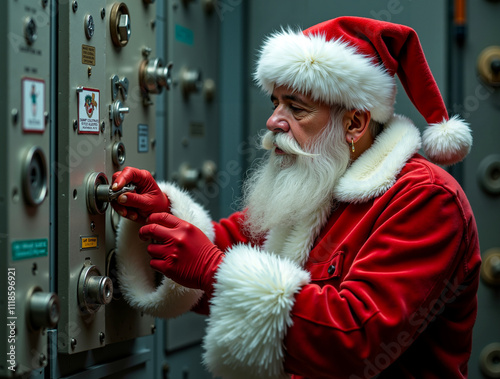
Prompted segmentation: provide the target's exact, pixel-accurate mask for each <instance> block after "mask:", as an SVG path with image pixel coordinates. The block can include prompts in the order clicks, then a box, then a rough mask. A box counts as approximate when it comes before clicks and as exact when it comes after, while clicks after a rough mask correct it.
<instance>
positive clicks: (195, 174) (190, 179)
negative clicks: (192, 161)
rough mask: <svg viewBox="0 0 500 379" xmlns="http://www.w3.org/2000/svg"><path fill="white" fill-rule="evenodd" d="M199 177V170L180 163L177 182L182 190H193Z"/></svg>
mask: <svg viewBox="0 0 500 379" xmlns="http://www.w3.org/2000/svg"><path fill="white" fill-rule="evenodd" d="M200 175H201V173H200V170H197V169H195V168H191V167H190V166H189V164H188V163H182V164H181V165H180V167H179V174H178V182H179V184H180V185H181V186H182V187H184V188H187V189H191V188H195V187H196V186H197V185H198V180H199V179H200Z"/></svg>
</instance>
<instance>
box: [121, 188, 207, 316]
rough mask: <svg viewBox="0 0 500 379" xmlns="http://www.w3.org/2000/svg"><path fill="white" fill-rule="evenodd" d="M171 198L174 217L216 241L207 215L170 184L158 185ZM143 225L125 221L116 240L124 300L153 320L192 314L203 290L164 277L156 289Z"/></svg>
mask: <svg viewBox="0 0 500 379" xmlns="http://www.w3.org/2000/svg"><path fill="white" fill-rule="evenodd" d="M158 185H159V187H160V189H161V190H162V191H163V192H164V193H165V194H166V195H167V196H168V198H169V200H170V204H171V211H172V214H173V215H174V216H176V217H179V218H180V219H182V220H185V221H187V222H189V223H191V224H193V225H195V226H197V227H198V228H200V230H201V231H203V232H204V233H205V234H206V235H207V237H208V238H209V239H210V240H211V241H213V240H214V238H215V232H214V228H213V226H212V220H211V218H210V216H209V214H208V212H207V211H206V210H205V209H203V207H201V206H200V205H199V204H197V203H196V202H195V201H194V200H193V199H192V198H191V196H189V194H188V193H187V192H185V191H183V190H181V189H180V188H179V187H177V186H176V185H174V184H171V183H165V182H163V183H158ZM140 227H141V225H139V224H137V223H135V222H133V221H130V220H128V219H122V220H121V221H120V224H119V226H118V231H117V237H116V257H117V263H118V281H119V282H120V289H121V291H122V293H123V297H124V298H125V300H127V302H128V303H129V304H130V305H131V306H132V307H134V308H137V309H140V310H141V311H143V312H144V313H147V314H149V315H151V316H154V317H161V318H172V317H177V316H179V315H181V314H183V313H185V312H187V311H189V310H190V309H191V308H192V307H193V306H194V305H195V304H196V303H197V302H198V301H199V299H200V298H201V296H202V294H203V291H201V290H194V289H189V288H186V287H183V286H181V285H179V284H177V283H175V282H174V281H173V280H171V279H169V278H167V277H165V276H164V277H163V279H162V282H161V284H160V286H159V287H156V286H155V282H156V281H155V276H156V275H157V274H156V272H155V271H154V270H153V269H152V268H151V267H150V266H149V261H150V257H149V255H148V253H147V247H148V242H143V241H141V240H140V238H139V229H140Z"/></svg>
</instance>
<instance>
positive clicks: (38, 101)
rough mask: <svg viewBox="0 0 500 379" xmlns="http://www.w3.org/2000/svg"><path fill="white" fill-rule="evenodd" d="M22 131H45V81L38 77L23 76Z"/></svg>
mask: <svg viewBox="0 0 500 379" xmlns="http://www.w3.org/2000/svg"><path fill="white" fill-rule="evenodd" d="M22 92H23V95H22V96H23V131H25V132H29V133H43V132H44V131H45V116H44V114H43V113H44V109H45V82H44V81H43V80H40V79H33V78H23V79H22Z"/></svg>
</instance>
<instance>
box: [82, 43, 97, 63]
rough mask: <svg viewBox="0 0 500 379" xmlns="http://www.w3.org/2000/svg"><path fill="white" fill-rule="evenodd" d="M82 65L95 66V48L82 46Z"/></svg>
mask: <svg viewBox="0 0 500 379" xmlns="http://www.w3.org/2000/svg"><path fill="white" fill-rule="evenodd" d="M82 63H83V64H87V65H91V66H95V47H94V46H89V45H82Z"/></svg>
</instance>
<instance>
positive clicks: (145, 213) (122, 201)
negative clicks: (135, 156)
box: [111, 167, 170, 224]
mask: <svg viewBox="0 0 500 379" xmlns="http://www.w3.org/2000/svg"><path fill="white" fill-rule="evenodd" d="M129 183H133V184H135V185H136V186H137V188H136V190H135V192H136V193H133V192H128V193H126V194H123V195H120V196H119V197H118V199H117V201H113V202H112V203H111V206H112V207H113V208H114V209H115V210H116V211H117V212H118V213H119V214H120V215H121V216H123V217H127V218H129V219H131V220H135V221H139V222H141V223H143V224H144V223H145V222H146V219H147V218H148V217H149V215H150V214H151V213H156V212H170V201H169V200H168V197H167V196H166V195H165V194H164V193H163V192H162V191H161V189H160V187H158V184H157V183H156V181H155V180H154V178H153V176H152V175H151V173H150V172H149V171H147V170H139V169H137V168H132V167H125V168H124V169H123V171H118V172H115V173H114V174H113V186H112V189H113V191H118V190H120V189H122V188H123V186H125V185H126V184H129Z"/></svg>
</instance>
